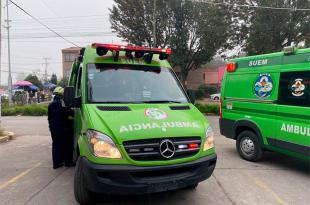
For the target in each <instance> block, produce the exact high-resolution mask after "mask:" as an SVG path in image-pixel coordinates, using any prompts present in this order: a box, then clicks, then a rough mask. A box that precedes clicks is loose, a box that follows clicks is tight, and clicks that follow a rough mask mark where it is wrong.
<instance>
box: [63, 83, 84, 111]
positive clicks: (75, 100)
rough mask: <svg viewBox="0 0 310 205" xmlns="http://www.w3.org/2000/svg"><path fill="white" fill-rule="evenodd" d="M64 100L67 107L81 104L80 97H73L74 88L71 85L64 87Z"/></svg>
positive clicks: (76, 106) (77, 106)
mask: <svg viewBox="0 0 310 205" xmlns="http://www.w3.org/2000/svg"><path fill="white" fill-rule="evenodd" d="M64 102H65V105H66V106H67V107H75V108H79V107H81V104H82V98H81V97H75V88H74V87H73V86H67V87H65V91H64Z"/></svg>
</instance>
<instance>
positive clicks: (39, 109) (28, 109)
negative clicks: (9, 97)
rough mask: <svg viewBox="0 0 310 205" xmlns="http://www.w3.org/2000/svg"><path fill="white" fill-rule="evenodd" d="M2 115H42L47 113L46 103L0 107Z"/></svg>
mask: <svg viewBox="0 0 310 205" xmlns="http://www.w3.org/2000/svg"><path fill="white" fill-rule="evenodd" d="M2 115H3V116H16V115H22V116H44V115H47V105H46V104H38V105H24V106H10V107H4V108H3V109H2Z"/></svg>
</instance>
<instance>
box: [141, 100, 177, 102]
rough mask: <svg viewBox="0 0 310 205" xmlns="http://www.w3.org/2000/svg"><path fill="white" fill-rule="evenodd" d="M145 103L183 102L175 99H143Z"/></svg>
mask: <svg viewBox="0 0 310 205" xmlns="http://www.w3.org/2000/svg"><path fill="white" fill-rule="evenodd" d="M143 103H182V102H180V101H173V100H150V101H143Z"/></svg>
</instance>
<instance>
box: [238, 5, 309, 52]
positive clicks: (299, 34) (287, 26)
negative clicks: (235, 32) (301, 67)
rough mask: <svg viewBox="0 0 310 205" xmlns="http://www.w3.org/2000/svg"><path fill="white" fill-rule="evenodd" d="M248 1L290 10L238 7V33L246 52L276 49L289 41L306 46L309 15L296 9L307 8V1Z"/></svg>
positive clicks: (281, 47) (289, 42) (272, 50)
mask: <svg viewBox="0 0 310 205" xmlns="http://www.w3.org/2000/svg"><path fill="white" fill-rule="evenodd" d="M248 4H251V5H257V6H268V7H281V8H291V9H290V10H288V9H286V10H284V9H281V10H280V9H259V8H248V9H247V8H244V7H243V8H240V9H239V13H238V14H239V17H240V16H241V21H240V22H242V26H241V29H240V31H241V32H240V36H241V37H243V38H241V39H242V41H243V42H244V45H243V48H244V51H246V52H247V54H249V55H255V54H262V53H269V52H274V51H280V50H282V49H283V47H285V46H290V45H291V43H292V42H294V43H295V44H298V43H304V44H305V45H306V46H310V14H309V12H308V11H298V10H296V9H297V8H310V1H309V0H251V1H248Z"/></svg>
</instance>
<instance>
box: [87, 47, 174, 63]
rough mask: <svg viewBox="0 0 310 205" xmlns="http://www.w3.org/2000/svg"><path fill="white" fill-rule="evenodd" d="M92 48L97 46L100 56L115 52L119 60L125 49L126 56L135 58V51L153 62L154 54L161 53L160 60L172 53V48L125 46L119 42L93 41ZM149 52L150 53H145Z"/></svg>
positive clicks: (149, 61) (115, 56)
mask: <svg viewBox="0 0 310 205" xmlns="http://www.w3.org/2000/svg"><path fill="white" fill-rule="evenodd" d="M92 48H95V49H96V51H97V54H98V55H99V56H104V55H106V54H107V52H108V51H112V52H113V53H114V52H115V55H114V60H115V61H117V60H118V56H119V52H120V51H125V52H126V57H129V58H133V56H132V54H131V53H132V52H135V55H134V56H135V58H142V57H145V61H147V62H148V63H151V62H152V58H153V54H159V59H160V60H165V59H167V58H168V57H169V55H171V53H172V50H171V48H167V49H166V48H147V47H142V46H123V45H117V44H101V43H93V44H92ZM144 54H148V55H144Z"/></svg>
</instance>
